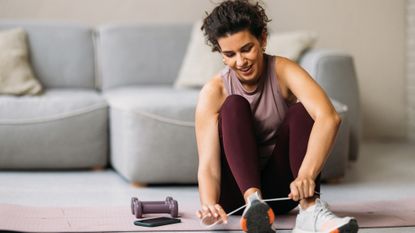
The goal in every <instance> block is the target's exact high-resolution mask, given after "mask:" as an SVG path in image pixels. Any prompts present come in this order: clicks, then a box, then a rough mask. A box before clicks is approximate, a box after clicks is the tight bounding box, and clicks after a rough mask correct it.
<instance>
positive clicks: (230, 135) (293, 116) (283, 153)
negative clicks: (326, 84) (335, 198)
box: [219, 95, 320, 214]
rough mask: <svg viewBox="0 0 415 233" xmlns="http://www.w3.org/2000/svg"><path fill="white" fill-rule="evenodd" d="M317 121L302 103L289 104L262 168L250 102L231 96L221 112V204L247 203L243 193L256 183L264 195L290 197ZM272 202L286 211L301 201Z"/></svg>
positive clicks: (276, 210) (228, 207) (233, 206)
mask: <svg viewBox="0 0 415 233" xmlns="http://www.w3.org/2000/svg"><path fill="white" fill-rule="evenodd" d="M313 124H314V121H313V119H312V118H311V117H310V115H309V114H308V113H307V111H306V110H305V108H304V106H303V105H302V104H301V103H297V104H294V105H292V106H291V107H289V108H288V111H287V113H286V116H285V118H284V120H283V122H282V124H281V126H280V127H279V129H278V132H277V139H276V144H275V145H276V147H275V149H274V151H273V152H272V155H271V157H270V158H269V160H268V162H267V164H266V165H265V167H264V168H263V169H262V170H261V169H260V167H259V156H258V148H257V142H256V139H255V134H254V123H253V115H252V112H251V108H250V105H249V103H248V101H247V100H246V99H245V98H244V97H242V96H239V95H230V96H228V97H227V99H226V100H225V102H224V104H223V105H222V108H221V110H220V114H219V137H220V146H221V193H220V198H219V204H220V205H221V206H222V207H223V208H224V209H225V211H226V212H229V211H232V210H234V209H236V208H238V207H239V206H242V205H244V204H245V201H244V198H243V193H245V191H246V190H247V189H249V188H252V187H255V188H259V189H260V190H261V192H262V197H263V198H264V199H267V198H278V197H287V196H288V194H289V193H290V183H291V182H292V181H293V180H294V178H295V177H297V174H298V170H299V169H300V166H301V163H302V161H303V159H304V156H305V153H306V150H307V144H308V138H309V136H310V132H311V128H312V126H313ZM319 177H320V176H318V177H317V179H316V181H315V182H316V191H319V190H320V178H319ZM268 204H269V205H270V207H271V208H272V209H273V210H274V213H275V214H283V213H287V212H289V211H290V210H292V209H293V208H295V207H296V206H297V205H298V202H294V201H292V200H288V201H280V202H269V203H268ZM241 212H242V211H240V212H239V214H240V213H241Z"/></svg>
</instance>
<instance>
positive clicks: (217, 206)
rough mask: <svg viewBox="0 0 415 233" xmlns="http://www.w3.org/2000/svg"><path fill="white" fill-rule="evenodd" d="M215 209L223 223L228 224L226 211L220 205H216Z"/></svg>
mask: <svg viewBox="0 0 415 233" xmlns="http://www.w3.org/2000/svg"><path fill="white" fill-rule="evenodd" d="M215 208H216V210H217V211H218V213H219V216H220V218H221V219H222V221H223V222H224V223H228V215H226V212H225V210H223V208H222V207H221V206H220V205H219V204H216V205H215Z"/></svg>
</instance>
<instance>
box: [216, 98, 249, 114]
mask: <svg viewBox="0 0 415 233" xmlns="http://www.w3.org/2000/svg"><path fill="white" fill-rule="evenodd" d="M220 112H221V114H242V113H251V106H250V105H249V102H248V100H246V99H245V98H244V97H243V96H240V95H230V96H228V97H227V98H226V100H225V102H224V103H223V104H222V107H221V110H220Z"/></svg>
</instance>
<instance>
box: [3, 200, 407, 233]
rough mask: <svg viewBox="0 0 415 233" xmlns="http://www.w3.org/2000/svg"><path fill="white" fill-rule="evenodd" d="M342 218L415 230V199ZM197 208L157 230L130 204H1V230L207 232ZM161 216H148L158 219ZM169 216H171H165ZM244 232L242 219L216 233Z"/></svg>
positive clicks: (289, 223) (346, 207)
mask: <svg viewBox="0 0 415 233" xmlns="http://www.w3.org/2000/svg"><path fill="white" fill-rule="evenodd" d="M330 207H331V209H332V210H333V211H334V212H335V213H336V214H337V215H339V216H346V215H348V216H354V217H356V219H357V221H358V223H359V226H360V227H361V228H369V227H370V228H374V227H397V226H415V199H405V200H394V201H379V202H361V203H353V204H335V203H334V204H331V205H330ZM196 209H197V206H190V205H186V204H184V205H179V212H180V215H181V217H180V218H181V220H182V223H179V224H173V225H166V226H160V227H156V228H146V227H139V226H135V225H134V224H133V221H134V220H135V217H134V216H133V215H132V214H131V210H130V205H129V203H128V204H127V205H125V206H117V207H69V208H59V207H33V206H22V205H10V204H0V230H8V231H22V232H62V231H64V232H111V231H118V232H121V231H206V230H208V229H206V228H205V227H203V226H201V225H200V224H199V220H198V219H197V218H196V217H195V214H194V213H195V211H196ZM156 216H161V215H147V216H146V217H156ZM165 216H167V215H165ZM295 216H296V212H295V211H293V212H292V213H290V214H289V215H283V216H277V217H276V226H277V228H278V229H291V228H292V227H293V226H294V222H295ZM213 229H214V230H240V229H241V228H240V227H239V217H238V216H231V218H230V220H229V223H228V224H226V225H217V226H215V227H214V228H212V230H213Z"/></svg>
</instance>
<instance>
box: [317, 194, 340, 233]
mask: <svg viewBox="0 0 415 233" xmlns="http://www.w3.org/2000/svg"><path fill="white" fill-rule="evenodd" d="M320 202H321V206H319V208H318V209H315V210H314V212H316V213H315V215H314V218H315V219H314V231H317V229H316V227H317V219H320V220H322V219H324V221H330V220H332V219H334V218H336V216H335V215H334V214H333V213H332V212H331V211H330V210H329V209H328V206H327V204H326V203H325V202H322V201H321V200H320Z"/></svg>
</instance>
